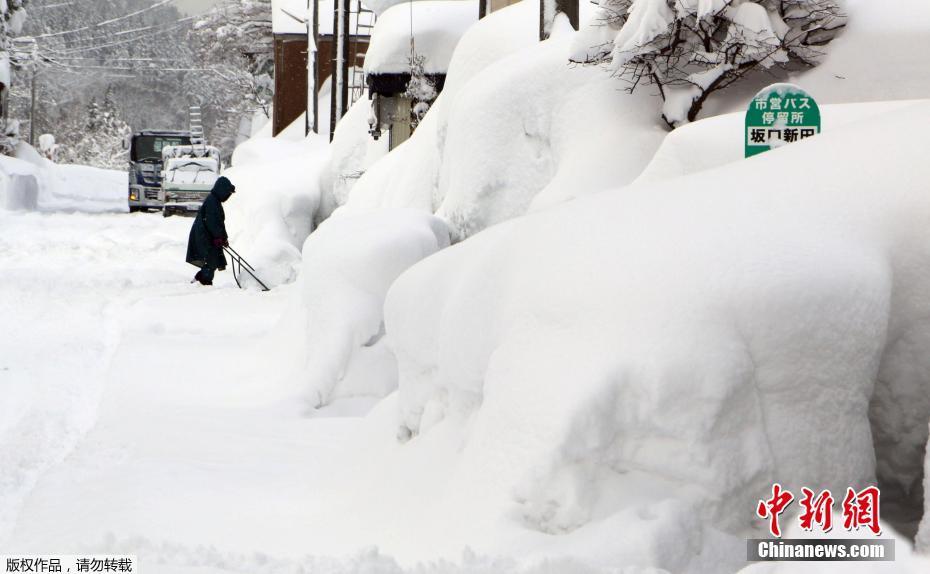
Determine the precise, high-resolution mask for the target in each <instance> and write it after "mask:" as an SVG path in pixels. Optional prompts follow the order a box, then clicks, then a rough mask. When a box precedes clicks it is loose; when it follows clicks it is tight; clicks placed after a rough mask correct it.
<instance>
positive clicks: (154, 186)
mask: <svg viewBox="0 0 930 574" xmlns="http://www.w3.org/2000/svg"><path fill="white" fill-rule="evenodd" d="M190 143H191V132H189V131H174V130H143V131H140V132H136V133H134V134H132V136H131V139H130V141H129V211H138V210H140V209H157V210H161V209H162V207H163V206H164V203H165V198H164V192H163V190H162V184H161V183H162V182H161V180H162V171H163V170H164V165H163V161H162V150H164V148H166V147H168V146H181V145H190Z"/></svg>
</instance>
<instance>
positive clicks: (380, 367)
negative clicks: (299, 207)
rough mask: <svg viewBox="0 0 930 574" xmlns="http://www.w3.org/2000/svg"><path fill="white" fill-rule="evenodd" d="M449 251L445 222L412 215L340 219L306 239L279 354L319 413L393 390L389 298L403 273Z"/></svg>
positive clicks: (382, 213)
mask: <svg viewBox="0 0 930 574" xmlns="http://www.w3.org/2000/svg"><path fill="white" fill-rule="evenodd" d="M448 245H449V232H448V229H447V228H446V226H445V224H443V222H442V221H441V220H439V219H437V218H436V217H434V216H432V215H430V214H426V213H423V212H421V211H418V210H411V209H394V210H391V209H388V210H378V211H371V212H353V213H345V214H342V213H339V212H337V213H336V214H335V215H334V216H333V217H330V218H329V219H327V220H326V221H325V222H323V224H322V225H321V226H320V228H319V229H318V230H317V231H316V232H314V233H313V234H312V235H311V236H310V237H308V238H307V241H306V243H305V244H304V247H303V266H302V269H301V272H300V277H299V279H298V284H297V289H298V290H299V295H298V297H297V298H296V299H295V302H294V306H293V308H292V309H291V310H290V311H289V312H288V313H287V315H286V319H285V325H284V326H283V329H282V334H281V335H280V339H279V340H280V345H279V347H280V348H281V349H282V351H283V353H284V354H285V355H286V357H285V358H283V359H282V360H284V361H289V362H291V363H292V366H293V369H292V372H290V373H288V376H289V377H298V378H300V379H302V380H304V381H306V382H307V383H308V385H307V386H306V387H304V388H305V389H306V392H307V394H308V396H309V398H310V403H311V404H312V405H313V406H314V407H318V406H322V405H325V404H328V403H329V402H330V401H331V400H332V399H334V398H341V397H356V396H375V397H382V396H385V395H387V394H388V393H389V392H391V391H393V390H394V388H395V387H396V384H397V381H396V374H397V367H396V365H395V363H394V357H393V355H392V354H391V352H390V350H388V349H387V348H386V347H385V345H384V341H383V340H382V337H383V336H384V324H383V317H382V308H383V305H384V298H385V295H386V294H387V291H388V288H389V287H390V286H391V284H392V283H393V282H394V280H395V279H396V278H397V277H398V276H399V275H400V274H401V273H402V272H404V271H405V270H407V269H408V268H409V267H410V266H411V265H413V264H414V263H417V262H418V261H420V260H421V259H423V258H425V257H427V256H429V255H432V254H433V253H435V252H437V251H439V250H440V249H442V248H444V247H446V246H448Z"/></svg>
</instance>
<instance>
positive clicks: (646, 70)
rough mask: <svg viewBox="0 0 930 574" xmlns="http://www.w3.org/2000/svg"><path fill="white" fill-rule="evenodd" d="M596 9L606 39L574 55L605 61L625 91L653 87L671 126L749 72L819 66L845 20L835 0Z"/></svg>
mask: <svg viewBox="0 0 930 574" xmlns="http://www.w3.org/2000/svg"><path fill="white" fill-rule="evenodd" d="M601 10H602V17H601V22H600V23H599V24H600V25H602V26H604V27H606V28H607V30H608V37H610V36H612V41H608V42H605V43H604V44H603V45H601V46H596V47H593V48H590V47H584V49H583V50H582V52H583V54H581V55H578V56H576V57H575V58H573V59H575V60H576V61H583V62H585V63H603V62H606V63H609V68H610V69H611V70H612V71H613V72H614V73H615V74H616V75H618V76H619V77H621V78H623V79H624V80H626V81H628V82H629V84H630V88H629V90H630V91H633V90H635V89H636V88H637V87H639V86H641V85H644V84H645V85H655V86H657V87H658V90H659V93H660V94H661V96H662V99H663V100H664V102H665V104H664V106H663V110H662V117H663V119H664V120H665V121H666V122H667V123H668V124H669V126H671V127H677V126H679V125H681V124H683V123H686V122H689V121H693V120H694V119H695V118H697V116H698V114H699V113H700V111H701V108H702V107H703V105H704V103H705V101H706V100H707V98H708V96H710V95H711V94H713V93H714V92H717V91H719V90H722V89H724V88H726V87H727V86H730V85H732V84H733V83H734V82H736V81H738V80H740V79H741V78H743V77H745V76H746V75H747V74H749V73H751V72H754V71H760V70H770V69H772V68H773V67H776V66H778V67H791V66H815V65H817V64H818V63H819V61H820V58H821V56H822V55H823V46H824V45H826V44H827V43H829V42H830V41H831V40H832V39H833V38H834V37H835V36H836V34H837V33H838V32H839V30H840V29H842V28H843V27H844V26H845V23H846V17H845V15H844V14H843V13H842V11H841V9H840V8H839V6H838V4H837V2H836V0H755V1H750V0H603V1H602V2H601Z"/></svg>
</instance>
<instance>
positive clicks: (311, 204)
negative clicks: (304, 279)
mask: <svg viewBox="0 0 930 574" xmlns="http://www.w3.org/2000/svg"><path fill="white" fill-rule="evenodd" d="M328 109H329V82H328V81H327V82H326V83H324V85H323V86H321V88H320V96H319V110H320V120H321V121H320V126H319V130H320V131H319V134H313V133H311V134H310V135H309V136H305V135H304V129H305V119H304V117H303V116H301V117H299V118H297V119H296V120H294V122H293V123H291V125H290V126H288V127H287V128H285V129H284V130H283V131H282V132H281V133H280V134H278V136H276V137H272V136H271V131H270V125H268V126H266V128H265V129H263V130H262V131H260V132H259V133H258V134H256V135H255V136H254V137H252V138H250V139H249V140H247V141H245V142H244V143H242V144H240V145H239V146H237V147H236V149H235V151H234V152H233V158H232V160H233V167H231V168H229V169H227V170H226V171H224V172H223V175H225V176H226V177H228V178H229V179H230V181H232V182H233V184H235V186H236V193H235V195H233V197H232V198H231V199H230V200H229V201H227V202H226V204H225V208H226V213H227V221H226V226H227V231H228V232H229V236H230V242H231V243H232V245H233V246H234V247H235V248H236V250H237V251H239V253H241V254H242V256H243V257H245V258H246V259H247V260H248V261H249V262H250V263H251V264H252V265H253V266H254V267H255V268H256V269H257V270H258V272H259V277H260V278H261V279H262V281H263V282H265V283H266V284H268V285H269V286H274V285H280V284H282V283H287V282H290V281H293V280H294V279H295V278H296V277H297V270H298V268H299V267H300V247H301V245H303V242H304V240H305V239H306V238H307V236H308V235H309V234H310V232H311V231H313V228H314V225H315V224H317V223H318V222H319V221H320V220H321V219H322V218H324V217H325V216H326V215H328V214H329V212H330V211H331V210H332V201H331V199H330V197H329V189H330V188H329V187H328V186H327V185H326V183H325V181H324V174H325V172H326V169H327V166H328V162H329V142H328V137H327V134H328V133H329V112H328ZM246 282H251V280H250V279H249V278H246Z"/></svg>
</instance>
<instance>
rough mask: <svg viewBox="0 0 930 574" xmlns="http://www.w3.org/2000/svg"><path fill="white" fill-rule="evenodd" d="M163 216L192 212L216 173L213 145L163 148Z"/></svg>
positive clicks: (217, 155)
mask: <svg viewBox="0 0 930 574" xmlns="http://www.w3.org/2000/svg"><path fill="white" fill-rule="evenodd" d="M163 161H164V166H165V169H164V171H163V172H162V192H163V195H164V205H163V207H162V214H163V215H164V216H165V217H168V216H169V215H173V214H174V213H194V212H196V211H197V210H198V209H199V208H200V205H201V204H202V203H203V200H204V199H206V197H207V195H208V194H209V193H210V190H211V189H212V188H213V184H214V183H215V182H216V179H217V178H218V177H219V176H220V169H221V165H220V152H219V150H218V149H217V148H215V147H213V146H171V147H168V148H165V150H164V151H163Z"/></svg>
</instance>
